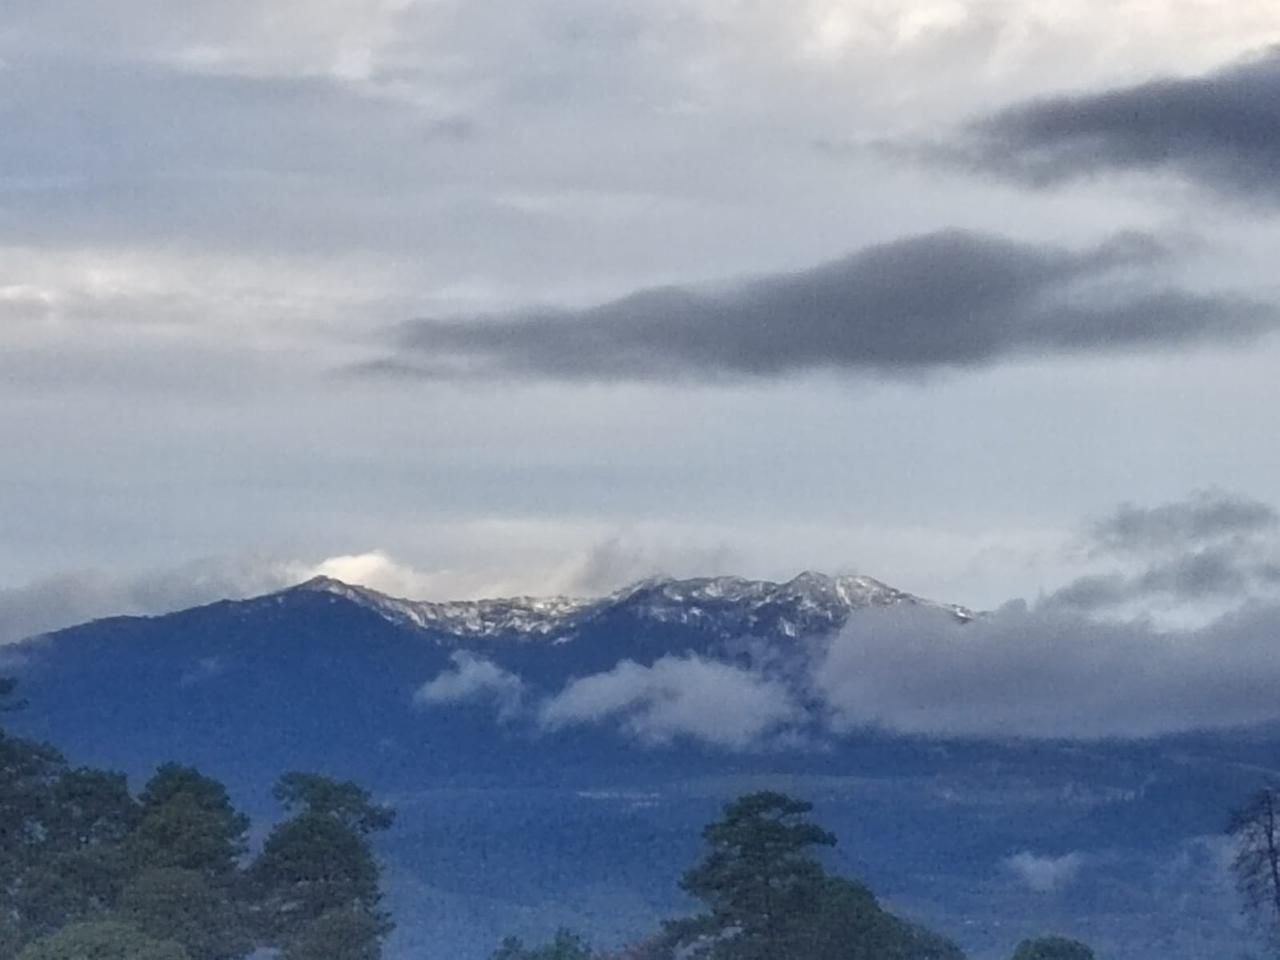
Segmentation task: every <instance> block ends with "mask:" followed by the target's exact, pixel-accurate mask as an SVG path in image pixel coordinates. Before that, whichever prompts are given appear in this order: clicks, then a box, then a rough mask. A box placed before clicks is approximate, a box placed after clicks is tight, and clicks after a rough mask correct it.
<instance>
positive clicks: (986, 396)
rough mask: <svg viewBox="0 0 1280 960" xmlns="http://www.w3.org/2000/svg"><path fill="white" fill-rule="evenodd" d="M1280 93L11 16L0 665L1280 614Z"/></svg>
mask: <svg viewBox="0 0 1280 960" xmlns="http://www.w3.org/2000/svg"><path fill="white" fill-rule="evenodd" d="M1278 44H1280V7H1277V5H1276V4H1274V3H1272V2H1267V0H1236V2H1233V3H1231V4H1217V3H1209V2H1207V0H1141V2H1139V0H1072V2H1066V0H1061V2H1059V0H1021V2H1014V0H893V2H891V0H795V2H792V3H787V4H778V3H766V2H764V0H650V2H647V3H643V4H641V3H624V2H619V0H537V2H533V3H530V2H528V0H467V2H465V3H464V2H462V0H306V2H303V0H253V2H247V0H218V2H216V3H215V2H212V0H209V2H205V0H183V2H172V0H170V2H164V3H160V2H156V0H117V2H114V3H112V4H109V5H108V4H100V3H91V2H89V0H79V2H65V0H39V2H37V0H10V2H9V3H7V4H5V5H4V9H3V11H0V123H3V127H4V129H5V131H6V134H5V136H4V138H3V139H2V140H0V450H2V451H3V454H0V456H2V457H3V460H2V461H0V466H2V467H3V469H0V546H2V547H3V549H0V640H11V639H17V638H18V637H19V636H23V635H27V634H30V633H34V632H37V631H40V630H45V629H50V628H52V627H55V626H61V625H65V624H68V623H72V622H76V621H78V620H81V619H86V618H88V617H91V616H101V615H105V614H110V613H119V612H158V611H161V610H167V609H173V608H176V607H180V606H185V605H189V604H191V603H196V602H202V601H206V600H211V599H214V598H217V597H221V596H227V595H230V596H242V595H247V594H252V593H255V592H261V591H265V590H268V589H275V588H277V587H281V586H284V585H287V584H289V583H291V582H295V581H297V580H301V579H305V578H306V577H308V576H311V575H313V574H315V573H318V572H323V573H327V574H330V575H333V576H338V577H341V578H344V579H349V580H353V581H357V582H364V583H367V584H369V585H371V586H374V587H376V588H379V589H384V590H387V591H389V592H393V593H397V594H400V595H408V596H413V597H417V598H423V599H442V598H454V597H457V598H461V597H475V596H484V595H495V594H511V593H546V592H569V593H587V594H593V593H601V592H605V591H608V590H611V589H614V588H616V587H618V586H620V585H622V584H624V583H626V582H628V581H630V580H634V579H637V578H639V577H643V576H647V575H651V574H655V573H666V574H671V575H695V574H706V575H709V574H719V573H736V574H742V575H747V576H756V577H766V578H772V579H782V578H788V577H790V576H793V575H794V574H796V573H798V572H799V571H801V570H804V569H818V570H824V571H827V572H831V573H844V572H860V573H864V574H868V575H871V576H876V577H879V578H880V579H883V580H885V581H887V582H890V583H892V584H894V585H896V586H899V587H902V588H904V589H908V590H911V591H913V592H916V593H919V594H921V595H924V596H930V597H935V598H938V599H940V600H946V601H954V602H958V603H963V604H967V605H970V606H972V607H978V608H997V607H999V606H1000V605H1001V604H1003V603H1005V602H1006V601H1009V600H1011V599H1013V598H1025V599H1026V600H1027V601H1028V602H1030V603H1031V604H1032V605H1033V609H1034V610H1035V611H1039V612H1038V613H1036V615H1037V616H1050V614H1051V613H1052V611H1062V610H1064V609H1068V608H1069V609H1071V610H1073V611H1076V612H1077V613H1079V612H1080V611H1086V612H1088V613H1090V615H1092V614H1093V613H1094V612H1097V611H1102V612H1104V613H1109V614H1115V615H1116V616H1123V617H1124V618H1128V619H1127V620H1125V622H1126V623H1128V624H1130V625H1132V623H1133V622H1136V620H1135V619H1134V618H1150V617H1153V616H1155V617H1158V616H1161V615H1164V614H1165V613H1167V612H1168V610H1169V609H1170V608H1171V607H1172V606H1176V605H1178V604H1182V605H1184V606H1185V605H1190V606H1192V607H1194V608H1195V612H1196V614H1197V615H1199V616H1200V618H1201V620H1203V619H1204V617H1205V616H1206V615H1207V614H1205V611H1206V610H1209V611H1213V612H1215V613H1216V612H1221V610H1222V609H1225V608H1228V607H1232V605H1236V606H1238V605H1239V604H1242V603H1250V602H1255V601H1258V598H1263V600H1265V598H1266V597H1268V596H1269V595H1270V592H1271V591H1272V590H1273V589H1274V588H1275V587H1276V586H1277V584H1278V583H1280V577H1278V576H1276V570H1277V569H1280V567H1277V566H1276V557H1277V555H1280V544H1278V542H1277V538H1276V535H1275V532H1274V530H1273V526H1274V517H1275V514H1274V508H1275V506H1276V505H1280V444H1277V443H1276V442H1275V440H1274V437H1275V434H1276V429H1275V428H1276V426H1277V420H1278V419H1280V417H1278V415H1277V413H1276V411H1277V410H1280V378H1277V377H1276V376H1275V370H1276V369H1278V365H1280V337H1278V336H1277V335H1276V333H1275V331H1276V329H1277V326H1278V325H1280V284H1277V282H1276V280H1275V274H1274V266H1273V263H1272V259H1273V257H1272V254H1273V251H1274V250H1276V249H1280V186H1277V183H1278V181H1276V179H1275V177H1274V175H1273V172H1274V170H1275V169H1277V165H1278V164H1280V53H1277V52H1276V51H1277V50H1280V46H1276V45H1278ZM1233 511H1234V512H1233ZM1205 517H1209V518H1210V519H1209V520H1205V519H1204V518H1205ZM1224 517H1225V518H1226V519H1225V520H1224V519H1223V518H1224ZM1232 517H1236V520H1232V519H1231V518H1232ZM1239 517H1244V518H1245V520H1239ZM1126 518H1128V520H1127V521H1126ZM1134 518H1138V519H1137V520H1135V519H1134ZM1153 518H1154V519H1153ZM1161 518H1163V519H1161ZM1195 518H1200V520H1199V521H1197V520H1196V519H1195ZM1237 521H1239V522H1238V524H1237V525H1235V526H1233V525H1232V524H1233V523H1237ZM1126 522H1129V523H1130V524H1131V525H1132V524H1136V525H1137V526H1138V527H1140V528H1142V529H1146V527H1144V526H1143V525H1144V524H1147V525H1151V524H1154V525H1155V527H1157V528H1159V527H1160V526H1161V524H1164V527H1165V528H1167V529H1166V535H1165V538H1164V539H1163V540H1161V539H1160V537H1159V536H1156V537H1155V539H1154V540H1150V539H1148V540H1144V541H1142V544H1141V546H1140V547H1134V546H1132V545H1129V546H1125V544H1126V543H1128V541H1126V540H1124V537H1123V536H1121V534H1119V533H1117V534H1116V535H1115V536H1114V537H1112V539H1111V540H1108V539H1107V535H1106V531H1107V530H1112V531H1113V532H1115V531H1116V530H1121V531H1123V529H1125V528H1124V524H1125V523H1126ZM1197 523H1201V525H1200V526H1196V524H1197ZM1223 524H1225V526H1223ZM1240 524H1242V525H1240ZM1109 525H1110V526H1109ZM1169 529H1172V530H1174V531H1176V535H1174V534H1169V533H1168V532H1167V531H1168V530H1169ZM1224 531H1225V532H1224ZM1139 539H1140V540H1141V537H1139ZM1206 584H1209V585H1211V586H1209V587H1206ZM1175 601H1176V603H1175ZM1232 608H1233V609H1234V607H1232ZM1053 615H1055V616H1056V615H1057V614H1053ZM1072 615H1073V616H1074V615H1076V614H1075V613H1073V614H1072ZM1144 622H1145V621H1144ZM1188 622H1189V621H1188ZM1124 642H1129V641H1127V640H1126V641H1124ZM1135 642H1136V641H1135ZM993 643H994V644H995V645H996V646H997V647H998V645H999V641H998V639H997V640H994V641H993ZM993 655H994V654H993Z"/></svg>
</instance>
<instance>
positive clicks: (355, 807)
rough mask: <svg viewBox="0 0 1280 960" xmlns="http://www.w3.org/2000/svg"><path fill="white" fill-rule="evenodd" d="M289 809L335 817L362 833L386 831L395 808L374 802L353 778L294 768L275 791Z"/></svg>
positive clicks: (278, 798) (278, 799) (277, 785)
mask: <svg viewBox="0 0 1280 960" xmlns="http://www.w3.org/2000/svg"><path fill="white" fill-rule="evenodd" d="M273 793H274V795H275V798H276V800H277V801H279V803H280V805H281V806H283V807H284V808H285V809H286V810H288V811H290V812H293V811H295V810H300V811H305V812H307V813H315V814H320V815H322V816H326V817H332V818H333V819H335V820H337V821H338V822H339V823H341V824H342V825H343V826H345V827H347V828H348V829H350V830H354V831H356V832H357V833H360V834H370V833H374V832H376V831H379V830H387V829H389V828H390V827H391V824H392V823H393V822H395V811H394V810H392V809H391V808H390V807H384V806H381V805H379V804H376V803H374V802H373V798H372V797H370V796H369V792H368V791H367V790H365V789H364V788H363V787H360V786H359V785H357V784H355V783H353V782H352V781H350V780H333V779H330V778H329V777H324V776H321V775H320V774H317V773H300V772H298V771H296V770H295V771H292V772H290V773H286V774H285V775H284V776H282V777H281V778H280V782H279V783H277V784H276V786H275V790H274V791H273Z"/></svg>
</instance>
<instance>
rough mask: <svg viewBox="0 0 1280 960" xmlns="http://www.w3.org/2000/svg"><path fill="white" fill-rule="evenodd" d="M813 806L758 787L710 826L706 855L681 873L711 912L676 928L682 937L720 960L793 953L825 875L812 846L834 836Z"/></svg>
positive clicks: (706, 833) (678, 937)
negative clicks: (814, 817)
mask: <svg viewBox="0 0 1280 960" xmlns="http://www.w3.org/2000/svg"><path fill="white" fill-rule="evenodd" d="M810 810H812V805H811V804H808V803H804V802H802V801H799V800H794V799H792V798H791V797H788V796H785V795H784V794H780V793H773V792H769V791H765V792H761V793H752V794H748V795H747V796H744V797H741V798H739V799H738V800H735V801H734V802H733V803H730V804H729V805H728V806H726V807H725V809H724V815H723V817H722V818H721V819H720V820H717V821H716V822H715V823H712V824H710V825H708V826H707V828H706V829H705V830H703V832H702V836H703V839H704V840H706V842H707V844H708V845H709V846H710V848H711V849H710V852H709V853H708V854H707V857H706V859H705V860H703V861H702V863H700V864H698V865H697V866H695V867H693V868H692V869H690V870H688V871H687V872H686V873H685V875H684V876H683V877H682V878H681V880H680V887H681V889H683V890H684V891H685V892H686V893H688V894H690V895H691V896H693V897H695V898H697V899H698V900H701V901H702V902H703V903H704V904H706V906H707V908H708V909H707V912H705V913H703V914H701V915H700V916H697V917H694V918H691V919H690V920H685V921H678V922H677V923H675V924H672V925H671V927H670V930H671V933H672V934H673V937H674V939H675V942H677V943H678V944H681V945H690V946H692V947H693V948H694V949H695V951H696V952H698V953H699V954H703V955H706V956H708V957H711V958H714V960H765V958H773V957H778V956H793V955H795V954H796V953H797V951H798V949H799V948H798V943H799V941H800V940H801V939H803V938H804V937H805V936H806V935H807V934H806V926H807V923H806V921H807V920H808V918H809V917H810V916H811V915H812V914H813V912H814V909H815V907H816V905H817V903H818V900H819V896H820V891H821V889H822V885H823V882H824V879H825V873H824V871H823V869H822V866H821V865H820V864H819V863H818V862H817V860H815V859H814V856H813V848H814V847H818V846H833V845H834V844H835V842H836V840H835V837H834V836H832V835H831V834H830V833H828V832H827V831H826V830H823V829H822V828H821V827H819V826H817V825H816V824H814V823H811V822H810V821H809V820H807V819H806V817H807V815H808V813H809V811H810Z"/></svg>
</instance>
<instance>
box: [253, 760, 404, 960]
mask: <svg viewBox="0 0 1280 960" xmlns="http://www.w3.org/2000/svg"><path fill="white" fill-rule="evenodd" d="M276 796H277V797H279V798H280V799H281V802H282V803H283V804H285V806H286V808H287V809H290V810H293V811H295V814H294V816H293V817H291V818H290V819H288V820H285V821H284V822H282V823H279V824H277V825H276V826H275V828H274V829H272V831H271V833H270V835H269V836H268V837H267V840H266V842H265V843H264V844H263V847H262V852H261V853H260V854H259V855H258V857H257V859H256V860H255V861H254V863H253V867H252V869H251V883H252V889H253V891H254V897H255V900H256V902H257V911H258V916H259V926H260V928H261V930H262V932H263V934H264V935H265V937H266V938H267V940H268V942H270V943H272V944H273V945H276V946H279V947H281V948H283V949H284V951H285V955H286V956H288V957H303V956H309V955H311V953H310V951H312V949H313V947H314V948H315V949H319V945H320V944H321V942H322V941H319V940H317V937H318V936H319V934H318V933H317V932H316V931H318V930H323V929H331V931H332V930H340V931H341V932H342V934H343V937H344V942H346V943H348V946H347V947H345V948H344V949H345V950H346V951H347V952H346V953H345V954H343V956H351V957H353V958H358V960H365V958H369V960H377V957H379V956H380V955H381V946H380V944H381V940H382V938H383V937H385V936H386V934H387V933H389V932H390V931H391V928H392V924H391V920H390V917H389V916H388V915H387V914H386V913H384V912H383V911H382V910H381V909H379V903H380V902H381V900H382V893H381V890H380V887H379V869H378V864H377V861H376V860H375V859H374V856H373V851H372V849H371V848H370V845H369V840H368V836H367V835H368V834H369V832H370V831H373V830H382V829H386V828H387V827H389V826H390V825H391V819H392V818H391V811H390V810H388V809H386V808H384V807H380V806H378V805H376V804H374V803H372V801H371V800H370V798H369V795H368V794H367V793H366V792H365V791H364V790H362V789H360V788H359V787H356V786H355V785H354V784H352V783H350V782H343V781H333V780H329V779H327V778H325V777H320V776H316V775H311V774H297V773H294V774H288V775H286V776H285V777H283V778H281V781H280V783H279V784H278V785H277V787H276Z"/></svg>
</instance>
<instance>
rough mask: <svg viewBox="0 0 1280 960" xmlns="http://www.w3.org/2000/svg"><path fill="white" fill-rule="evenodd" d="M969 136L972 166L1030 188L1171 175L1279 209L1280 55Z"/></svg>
mask: <svg viewBox="0 0 1280 960" xmlns="http://www.w3.org/2000/svg"><path fill="white" fill-rule="evenodd" d="M968 134H969V137H970V140H969V143H968V145H967V147H966V148H965V149H964V150H962V153H963V154H964V155H965V156H966V158H967V159H968V160H970V161H971V162H973V163H974V164H976V165H978V166H980V167H982V168H983V169H985V170H988V171H994V172H995V173H997V174H1000V175H1004V176H1008V177H1011V178H1013V179H1016V180H1019V181H1023V182H1026V183H1030V184H1035V185H1045V184H1051V183H1056V182H1059V181H1062V180H1066V179H1069V178H1073V177H1079V176H1088V175H1092V174H1097V173H1103V172H1107V171H1123V170H1139V171H1157V170H1169V171H1173V172H1175V173H1177V174H1180V175H1182V176H1184V177H1187V178H1189V179H1191V180H1194V181H1196V182H1199V183H1202V184H1204V185H1207V186H1209V187H1211V188H1213V189H1215V190H1218V191H1222V192H1225V193H1231V194H1236V195H1242V196H1245V197H1248V198H1260V199H1265V200H1267V201H1269V202H1271V203H1275V202H1280V179H1277V178H1276V176H1275V172H1276V170H1277V169H1278V168H1280V50H1273V51H1271V52H1270V53H1269V54H1268V55H1266V56H1264V57H1261V58H1258V59H1255V60H1251V61H1249V62H1247V63H1244V64H1239V65H1235V66H1232V67H1230V68H1227V69H1224V70H1219V71H1217V72H1214V73H1209V74H1206V75H1203V76H1197V77H1189V78H1179V79H1162V80H1156V81H1152V82H1149V83H1144V84H1140V85H1137V86H1132V87H1125V88H1122V89H1116V90H1109V91H1106V92H1103V93H1098V94H1092V95H1084V96H1074V97H1066V96H1064V97H1053V98H1048V99H1043V100H1036V101H1032V102H1029V103H1026V104H1021V105H1018V106H1015V107H1013V108H1010V109H1007V110H1004V111H1002V112H999V113H996V114H994V115H992V116H990V117H987V118H985V119H983V120H980V121H978V122H977V123H975V124H973V125H972V126H971V127H970V129H969V130H968Z"/></svg>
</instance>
